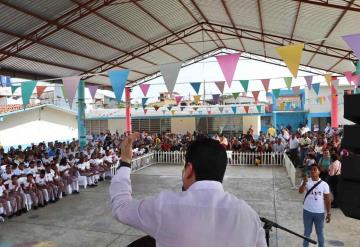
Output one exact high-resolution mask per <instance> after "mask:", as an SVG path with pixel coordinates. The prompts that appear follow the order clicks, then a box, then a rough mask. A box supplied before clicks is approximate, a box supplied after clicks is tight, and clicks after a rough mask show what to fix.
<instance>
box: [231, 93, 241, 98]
mask: <svg viewBox="0 0 360 247" xmlns="http://www.w3.org/2000/svg"><path fill="white" fill-rule="evenodd" d="M239 94H240V93H238V92H236V93H232V96H233V98H234V99H237V97H239Z"/></svg>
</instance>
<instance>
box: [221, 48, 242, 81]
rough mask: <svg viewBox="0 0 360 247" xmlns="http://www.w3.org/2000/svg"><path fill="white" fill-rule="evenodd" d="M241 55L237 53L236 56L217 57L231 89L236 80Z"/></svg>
mask: <svg viewBox="0 0 360 247" xmlns="http://www.w3.org/2000/svg"><path fill="white" fill-rule="evenodd" d="M240 55H241V54H240V53H235V54H228V55H221V56H216V60H217V62H218V63H219V65H220V68H221V71H222V72H223V74H224V77H225V81H226V83H227V84H228V86H229V87H231V83H232V80H233V78H234V73H235V70H236V66H237V63H238V61H239V58H240Z"/></svg>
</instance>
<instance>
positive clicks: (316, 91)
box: [312, 83, 320, 95]
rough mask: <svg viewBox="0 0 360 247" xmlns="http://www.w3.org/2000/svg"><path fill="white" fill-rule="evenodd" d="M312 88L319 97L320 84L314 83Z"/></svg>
mask: <svg viewBox="0 0 360 247" xmlns="http://www.w3.org/2000/svg"><path fill="white" fill-rule="evenodd" d="M312 88H313V89H314V91H315V93H316V95H319V91H320V83H315V84H312Z"/></svg>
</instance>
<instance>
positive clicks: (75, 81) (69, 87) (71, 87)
mask: <svg viewBox="0 0 360 247" xmlns="http://www.w3.org/2000/svg"><path fill="white" fill-rule="evenodd" d="M80 79H81V76H71V77H64V78H62V82H63V84H64V92H65V95H66V97H67V99H68V101H69V106H70V108H72V103H73V101H74V98H75V95H76V90H77V89H78V87H79V82H80ZM65 95H64V96H65Z"/></svg>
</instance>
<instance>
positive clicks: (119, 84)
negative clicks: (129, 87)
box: [108, 69, 129, 103]
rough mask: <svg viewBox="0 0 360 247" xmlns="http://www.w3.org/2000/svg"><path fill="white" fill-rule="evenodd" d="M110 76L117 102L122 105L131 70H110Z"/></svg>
mask: <svg viewBox="0 0 360 247" xmlns="http://www.w3.org/2000/svg"><path fill="white" fill-rule="evenodd" d="M108 76H109V79H110V82H111V86H112V89H113V91H114V94H115V98H116V100H117V102H118V103H120V101H121V98H122V95H123V92H124V89H125V85H126V81H127V79H128V76H129V70H127V69H123V70H110V71H109V72H108Z"/></svg>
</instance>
